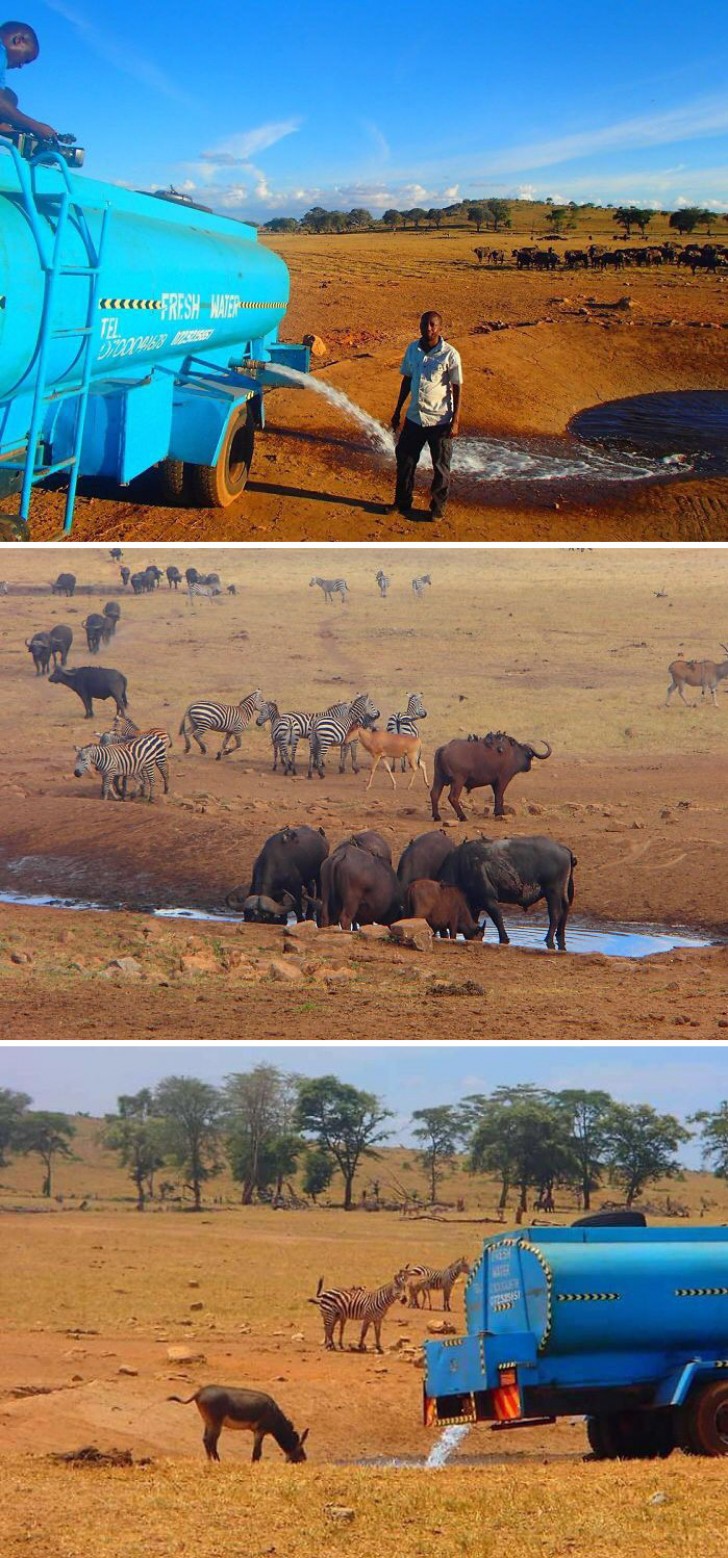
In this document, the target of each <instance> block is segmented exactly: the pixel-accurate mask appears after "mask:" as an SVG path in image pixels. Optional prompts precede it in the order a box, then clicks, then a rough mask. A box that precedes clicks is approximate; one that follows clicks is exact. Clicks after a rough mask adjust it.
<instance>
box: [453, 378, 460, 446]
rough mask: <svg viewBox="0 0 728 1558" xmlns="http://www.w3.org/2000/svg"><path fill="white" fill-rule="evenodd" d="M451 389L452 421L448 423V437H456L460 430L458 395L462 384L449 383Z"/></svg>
mask: <svg viewBox="0 0 728 1558" xmlns="http://www.w3.org/2000/svg"><path fill="white" fill-rule="evenodd" d="M450 388H451V390H452V422H451V423H450V437H451V438H457V436H458V433H459V432H460V396H461V390H462V385H460V384H451V386H450Z"/></svg>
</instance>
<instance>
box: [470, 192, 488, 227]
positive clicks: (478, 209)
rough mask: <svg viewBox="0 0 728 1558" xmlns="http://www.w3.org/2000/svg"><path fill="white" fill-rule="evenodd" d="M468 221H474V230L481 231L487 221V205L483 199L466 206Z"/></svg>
mask: <svg viewBox="0 0 728 1558" xmlns="http://www.w3.org/2000/svg"><path fill="white" fill-rule="evenodd" d="M468 221H469V222H474V223H475V229H476V232H479V233H481V232H482V231H483V228H484V227H485V226H486V225H487V222H488V207H487V205H486V204H485V201H484V200H478V201H476V202H475V204H474V205H472V206H468Z"/></svg>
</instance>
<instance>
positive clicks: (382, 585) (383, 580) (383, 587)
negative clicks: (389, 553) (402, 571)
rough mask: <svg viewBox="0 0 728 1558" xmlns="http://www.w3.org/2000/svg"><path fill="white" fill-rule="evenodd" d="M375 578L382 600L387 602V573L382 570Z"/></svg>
mask: <svg viewBox="0 0 728 1558" xmlns="http://www.w3.org/2000/svg"><path fill="white" fill-rule="evenodd" d="M374 577H375V579H376V581H377V584H378V585H379V593H380V595H381V597H382V600H386V598H387V591H388V589H389V579H388V578H387V575H386V573H384V572H383V571H382V569H381V568H380V570H379V573H375V575H374Z"/></svg>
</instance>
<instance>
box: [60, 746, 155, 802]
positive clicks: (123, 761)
mask: <svg viewBox="0 0 728 1558" xmlns="http://www.w3.org/2000/svg"><path fill="white" fill-rule="evenodd" d="M155 767H156V768H158V769H159V772H160V773H161V775H162V780H163V783H164V793H165V795H166V794H167V792H168V790H169V770H168V768H167V745H166V741H165V740H164V739H163V737H162V736H158V735H152V734H149V735H142V736H138V737H137V738H136V739H135V740H134V741H128V742H123V743H114V744H112V745H110V746H104V745H103V743H102V742H96V743H92V744H90V745H89V746H85V747H76V766H75V768H74V770H73V772H74V775H75V777H76V778H77V779H80V778H81V776H82V774H86V773H88V771H89V769H90V768H94V769H95V770H96V773H97V774H101V799H102V801H105V800H107V799H108V796H109V791H110V789H111V785H112V783H113V785H114V793H115V797H116V799H117V800H124V799H125V793H122V792H120V790H119V789H118V787H117V782H124V783H125V782H126V780H127V779H139V781H140V784H141V789H140V794H141V797H142V800H143V799H144V791H145V788H146V789H148V791H149V794H148V796H147V799H148V800H149V801H153V800H154V769H155Z"/></svg>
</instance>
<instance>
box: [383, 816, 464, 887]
mask: <svg viewBox="0 0 728 1558" xmlns="http://www.w3.org/2000/svg"><path fill="white" fill-rule="evenodd" d="M454 848H455V841H454V839H451V838H450V837H449V836H448V834H447V833H443V832H442V830H441V829H440V830H438V831H437V832H436V833H435V832H431V833H419V834H418V835H417V838H414V839H410V841H409V844H408V845H407V848H406V849H403V851H402V854H401V855H400V857H399V865H398V866H397V876H398V877H399V880H400V883H401V885H402V887H408V886H409V884H410V882H416V881H417V879H418V877H429V878H430V879H433V878H434V880H435V881H439V877H440V872H441V870H442V867H443V865H444V863H445V860H446V859H447V856H448V855H449V854H450V852H451V851H452V850H453V849H454Z"/></svg>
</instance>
